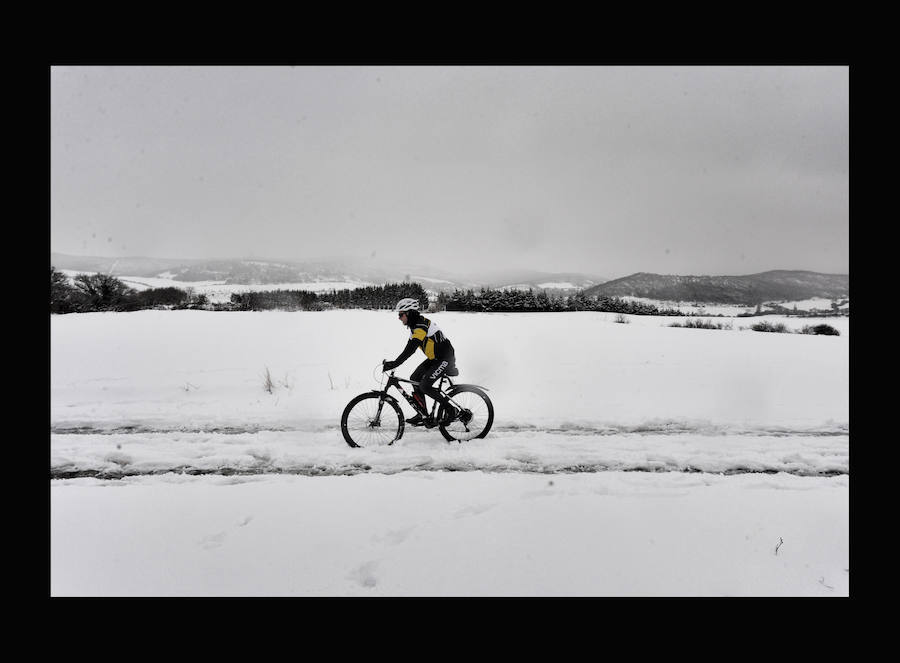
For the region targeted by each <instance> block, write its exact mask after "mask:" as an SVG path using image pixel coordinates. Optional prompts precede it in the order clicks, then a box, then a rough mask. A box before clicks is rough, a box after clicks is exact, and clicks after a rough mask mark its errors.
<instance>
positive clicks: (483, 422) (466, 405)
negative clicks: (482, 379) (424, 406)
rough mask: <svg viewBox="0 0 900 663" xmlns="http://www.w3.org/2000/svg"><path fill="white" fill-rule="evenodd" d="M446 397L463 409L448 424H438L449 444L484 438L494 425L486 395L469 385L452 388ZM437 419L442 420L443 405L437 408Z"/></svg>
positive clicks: (492, 411)
mask: <svg viewBox="0 0 900 663" xmlns="http://www.w3.org/2000/svg"><path fill="white" fill-rule="evenodd" d="M447 395H448V396H450V398H452V399H453V401H454V402H455V403H456V404H457V405H458V406H461V407H462V408H463V409H462V410H461V411H460V414H459V416H457V418H456V419H454V420H453V421H452V422H450V423H449V424H446V425H445V424H438V429H439V430H440V431H441V435H443V436H444V438H445V439H446V440H447V441H449V442H453V441H457V442H465V441H466V440H474V439H476V438H483V437H485V436H486V435H487V434H488V431H490V430H491V426H492V425H493V423H494V405H493V403H491V399H490V398H488V395H487V394H486V393H484V391H482V390H481V389H479V388H478V387H473V386H469V385H462V386H458V387H453V388H452V389H450V391H448V392H447ZM437 418H438V421H443V420H444V406H443V404H441V406H440V408H438V415H437Z"/></svg>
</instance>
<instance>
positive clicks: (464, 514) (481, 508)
mask: <svg viewBox="0 0 900 663" xmlns="http://www.w3.org/2000/svg"><path fill="white" fill-rule="evenodd" d="M495 506H496V505H495V504H473V505H471V506H467V507H463V508H462V509H460V510H459V511H457V512H456V518H468V517H469V516H478V515H480V514H482V513H484V512H485V511H490V510H491V509H493V508H494V507H495Z"/></svg>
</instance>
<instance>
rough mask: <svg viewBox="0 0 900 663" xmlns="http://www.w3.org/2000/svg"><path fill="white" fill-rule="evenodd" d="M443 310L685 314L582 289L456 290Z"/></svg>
mask: <svg viewBox="0 0 900 663" xmlns="http://www.w3.org/2000/svg"><path fill="white" fill-rule="evenodd" d="M438 304H439V308H446V310H448V311H478V312H492V311H493V312H497V313H501V312H503V313H506V312H517V313H520V312H548V311H602V312H609V313H627V314H631V315H684V314H683V313H682V312H681V311H678V310H677V309H671V308H665V309H661V308H659V307H658V306H654V305H652V304H647V303H643V302H634V301H628V300H624V299H619V298H618V297H607V296H605V295H599V296H596V297H589V296H587V295H585V294H584V291H581V290H579V291H578V292H577V293H575V294H574V295H555V294H550V293H548V292H546V291H543V290H539V291H538V292H534V290H533V289H529V290H495V289H492V288H482V289H481V290H480V291H479V292H475V291H474V290H465V291H462V290H456V291H454V292H453V294H450V295H441V296H439V297H438Z"/></svg>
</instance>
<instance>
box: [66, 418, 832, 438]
mask: <svg viewBox="0 0 900 663" xmlns="http://www.w3.org/2000/svg"><path fill="white" fill-rule="evenodd" d="M408 430H409V427H407V432H408ZM333 431H340V425H339V424H318V425H317V424H309V425H299V426H265V425H256V426H254V425H249V426H147V425H142V424H123V425H118V426H116V425H111V426H96V425H90V424H83V425H68V426H66V425H56V426H51V427H50V433H51V434H54V435H130V434H147V433H209V434H218V435H246V434H251V435H252V434H255V433H267V432H271V433H325V432H333ZM496 433H506V434H516V433H548V434H553V435H586V436H607V435H747V436H753V437H759V436H771V437H828V436H845V435H849V434H850V426H849V425H848V424H832V425H827V426H820V427H804V428H801V427H796V428H790V427H786V426H736V425H724V424H711V423H705V422H700V423H693V422H678V421H649V422H646V423H641V424H610V425H604V424H561V425H558V426H545V425H537V424H527V423H526V424H503V423H498V424H495V425H494V426H493V427H492V428H491V432H490V434H489V436H488V437H490V435H493V434H496Z"/></svg>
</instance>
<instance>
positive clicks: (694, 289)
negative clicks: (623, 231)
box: [585, 270, 850, 306]
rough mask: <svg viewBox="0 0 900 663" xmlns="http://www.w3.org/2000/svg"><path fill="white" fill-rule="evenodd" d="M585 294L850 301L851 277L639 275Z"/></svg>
mask: <svg viewBox="0 0 900 663" xmlns="http://www.w3.org/2000/svg"><path fill="white" fill-rule="evenodd" d="M585 294H586V295H588V296H595V295H606V296H609V297H625V296H633V297H646V298H648V299H657V300H663V301H679V302H706V303H716V304H738V305H745V306H753V305H756V304H759V303H761V302H769V301H795V300H804V299H809V298H812V297H824V298H826V299H837V298H843V297H849V296H850V275H849V274H820V273H818V272H807V271H791V270H773V271H769V272H762V273H760V274H748V275H746V276H672V275H661V274H648V273H646V272H638V273H637V274H632V275H631V276H626V277H624V278H620V279H615V280H613V281H607V282H606V283H602V284H600V285H597V286H594V287H591V288H587V289H586V290H585Z"/></svg>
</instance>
